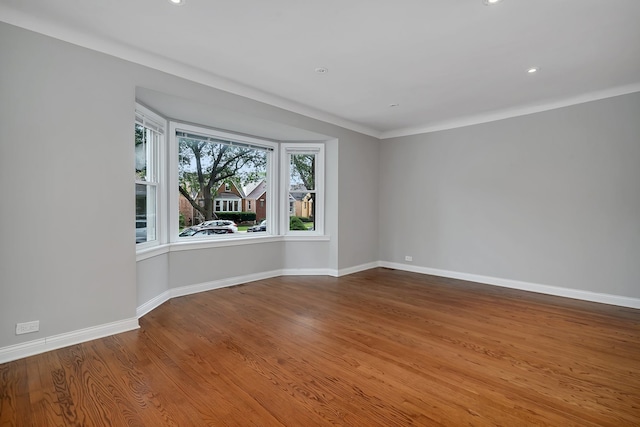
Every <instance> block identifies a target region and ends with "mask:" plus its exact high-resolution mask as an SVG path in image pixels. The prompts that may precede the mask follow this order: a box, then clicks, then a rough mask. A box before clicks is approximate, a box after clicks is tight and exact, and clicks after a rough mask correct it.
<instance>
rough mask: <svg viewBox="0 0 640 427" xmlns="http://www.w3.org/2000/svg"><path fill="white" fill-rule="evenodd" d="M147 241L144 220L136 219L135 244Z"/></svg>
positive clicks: (145, 222)
mask: <svg viewBox="0 0 640 427" xmlns="http://www.w3.org/2000/svg"><path fill="white" fill-rule="evenodd" d="M146 241H147V221H146V220H144V219H136V243H143V242H146Z"/></svg>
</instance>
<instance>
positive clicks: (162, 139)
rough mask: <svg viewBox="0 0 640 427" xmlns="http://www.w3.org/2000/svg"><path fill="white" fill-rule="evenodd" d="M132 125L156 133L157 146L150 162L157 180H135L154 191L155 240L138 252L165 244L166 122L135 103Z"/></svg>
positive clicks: (140, 248)
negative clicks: (150, 186)
mask: <svg viewBox="0 0 640 427" xmlns="http://www.w3.org/2000/svg"><path fill="white" fill-rule="evenodd" d="M134 123H139V124H142V125H143V126H145V127H148V128H149V129H152V130H153V131H155V132H156V133H158V144H157V147H155V159H153V161H152V162H153V163H154V164H152V165H151V167H152V168H153V169H154V172H155V174H156V175H157V180H156V181H152V182H148V181H139V180H135V184H143V185H152V186H154V187H155V189H156V192H155V193H156V195H155V196H156V201H155V205H156V206H155V208H156V210H155V217H156V224H155V225H156V239H155V240H151V241H148V242H142V243H138V244H136V251H137V252H140V251H146V250H149V249H151V248H154V247H157V246H160V245H162V244H163V243H166V242H167V227H166V221H165V219H166V212H167V198H166V192H165V188H166V179H167V177H166V173H165V171H166V167H165V165H166V163H165V162H166V129H167V120H166V119H165V118H164V117H162V116H160V115H159V114H158V113H156V112H154V111H152V110H150V109H149V108H147V107H145V106H144V105H142V104H139V103H137V102H136V103H135V121H134ZM149 160H152V159H147V167H150V166H149ZM134 188H135V187H134Z"/></svg>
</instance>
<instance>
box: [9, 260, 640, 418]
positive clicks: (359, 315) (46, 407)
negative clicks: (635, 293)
mask: <svg viewBox="0 0 640 427" xmlns="http://www.w3.org/2000/svg"><path fill="white" fill-rule="evenodd" d="M140 325H141V328H140V329H139V330H137V331H131V332H127V333H123V334H119V335H116V336H112V337H107V338H104V339H100V340H95V341H92V342H89V343H84V344H80V345H77V346H71V347H67V348H65V349H61V350H56V351H53V352H49V353H45V354H42V355H37V356H33V357H30V358H27V359H23V360H20V361H15V362H10V363H8V364H4V365H0V379H1V381H2V383H1V384H0V426H4V425H15V426H43V425H46V426H58V425H59V426H68V425H82V426H103V425H113V426H120V425H123V426H124V425H127V426H183V425H189V426H191V425H193V426H200V425H210V426H274V427H282V426H305V427H306V426H329V425H343V426H365V425H366V426H408V425H416V426H460V425H473V426H497V425H503V426H580V427H588V426H616V427H617V426H637V425H640V310H633V309H628V308H623V307H615V306H609V305H604V304H595V303H590V302H585V301H577V300H571V299H566V298H558V297H552V296H548V295H541V294H534V293H529V292H522V291H517V290H513V289H504V288H498V287H492V286H487V285H481V284H477V283H471V282H464V281H459V280H454V279H446V278H438V277H434V276H427V275H419V274H413V273H407V272H402V271H395V270H389V269H382V268H379V269H372V270H368V271H364V272H361V273H356V274H352V275H349V276H345V277H342V278H332V277H308V276H305V277H296V276H290V277H279V278H273V279H267V280H261V281H257V282H252V283H249V284H245V285H241V286H235V287H230V288H224V289H218V290H215V291H210V292H204V293H200V294H195V295H190V296H185V297H180V298H174V299H172V300H170V301H168V302H167V303H165V304H163V305H162V306H161V307H159V308H157V309H156V310H153V311H152V312H150V313H148V314H147V315H146V316H144V317H143V318H142V319H140Z"/></svg>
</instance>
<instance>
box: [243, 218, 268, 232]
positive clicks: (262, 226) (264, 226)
mask: <svg viewBox="0 0 640 427" xmlns="http://www.w3.org/2000/svg"><path fill="white" fill-rule="evenodd" d="M257 231H267V220H266V219H265V220H263V221H262V222H261V223H260V224H258V225H254V226H253V227H249V228H247V232H248V233H255V232H257Z"/></svg>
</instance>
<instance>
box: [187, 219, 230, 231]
mask: <svg viewBox="0 0 640 427" xmlns="http://www.w3.org/2000/svg"><path fill="white" fill-rule="evenodd" d="M210 227H227V228H229V229H231V230H232V231H231V232H232V233H237V232H238V226H237V225H236V223H235V222H233V221H231V220H228V219H212V220H211V221H205V222H201V223H200V224H198V225H195V226H193V227H192V228H197V229H198V230H201V229H203V228H210Z"/></svg>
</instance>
